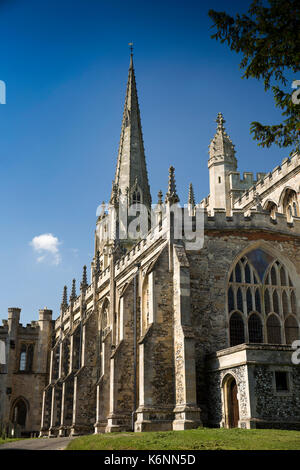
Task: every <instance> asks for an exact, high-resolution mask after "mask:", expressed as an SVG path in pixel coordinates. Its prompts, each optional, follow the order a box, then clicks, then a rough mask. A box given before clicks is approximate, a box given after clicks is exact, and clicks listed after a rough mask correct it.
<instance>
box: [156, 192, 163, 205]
mask: <svg viewBox="0 0 300 470" xmlns="http://www.w3.org/2000/svg"><path fill="white" fill-rule="evenodd" d="M162 197H163V193H162V190H161V189H160V190H159V191H158V194H157V198H158V200H157V204H159V205H160V204H162Z"/></svg>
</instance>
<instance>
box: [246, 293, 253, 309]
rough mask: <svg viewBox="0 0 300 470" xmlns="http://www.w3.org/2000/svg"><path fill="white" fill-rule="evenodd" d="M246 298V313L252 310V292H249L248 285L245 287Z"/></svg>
mask: <svg viewBox="0 0 300 470" xmlns="http://www.w3.org/2000/svg"><path fill="white" fill-rule="evenodd" d="M246 300H247V313H250V312H252V310H253V302H252V293H251V289H250V287H249V288H248V289H247V296H246Z"/></svg>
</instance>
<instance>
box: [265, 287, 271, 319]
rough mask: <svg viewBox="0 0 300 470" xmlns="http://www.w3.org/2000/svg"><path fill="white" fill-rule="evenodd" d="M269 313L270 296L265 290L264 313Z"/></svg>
mask: <svg viewBox="0 0 300 470" xmlns="http://www.w3.org/2000/svg"><path fill="white" fill-rule="evenodd" d="M270 312H271V303H270V294H269V291H268V290H267V289H266V290H265V313H270Z"/></svg>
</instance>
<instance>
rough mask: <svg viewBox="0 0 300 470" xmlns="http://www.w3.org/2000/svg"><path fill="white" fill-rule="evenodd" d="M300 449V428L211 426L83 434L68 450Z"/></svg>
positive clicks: (73, 441) (72, 442) (71, 443)
mask: <svg viewBox="0 0 300 470" xmlns="http://www.w3.org/2000/svg"><path fill="white" fill-rule="evenodd" d="M220 449H222V450H229V449H230V450H288V449H290V450H300V431H281V430H274V429H238V428H236V429H223V428H220V429H209V428H198V429H191V430H186V431H165V432H162V431H159V432H143V433H131V432H126V433H125V432H123V433H109V434H93V435H89V436H81V437H78V438H76V439H74V440H72V441H71V442H70V443H69V445H68V447H67V449H66V450H220Z"/></svg>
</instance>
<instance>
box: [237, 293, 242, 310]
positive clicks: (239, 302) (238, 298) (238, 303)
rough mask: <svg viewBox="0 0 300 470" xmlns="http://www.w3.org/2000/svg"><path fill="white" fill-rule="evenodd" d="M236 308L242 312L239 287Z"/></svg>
mask: <svg viewBox="0 0 300 470" xmlns="http://www.w3.org/2000/svg"><path fill="white" fill-rule="evenodd" d="M237 309H238V310H240V311H241V312H243V294H242V289H241V288H239V289H238V291H237Z"/></svg>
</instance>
